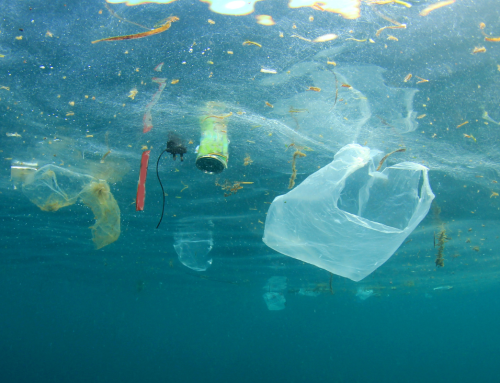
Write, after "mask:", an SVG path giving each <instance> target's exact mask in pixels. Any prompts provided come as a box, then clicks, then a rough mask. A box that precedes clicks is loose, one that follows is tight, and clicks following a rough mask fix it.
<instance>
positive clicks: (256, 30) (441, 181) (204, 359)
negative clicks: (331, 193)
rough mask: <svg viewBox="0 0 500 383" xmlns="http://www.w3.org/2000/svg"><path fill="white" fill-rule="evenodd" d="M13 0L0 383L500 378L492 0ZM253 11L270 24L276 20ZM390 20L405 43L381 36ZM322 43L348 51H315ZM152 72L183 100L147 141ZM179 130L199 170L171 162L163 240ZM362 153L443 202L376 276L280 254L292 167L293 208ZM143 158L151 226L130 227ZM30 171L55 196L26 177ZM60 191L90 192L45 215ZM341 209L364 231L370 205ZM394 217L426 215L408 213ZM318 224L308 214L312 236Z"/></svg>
mask: <svg viewBox="0 0 500 383" xmlns="http://www.w3.org/2000/svg"><path fill="white" fill-rule="evenodd" d="M4 3H5V4H1V5H0V9H2V11H3V14H2V18H1V23H0V54H1V55H2V56H3V57H0V87H1V89H0V116H1V119H0V201H1V204H0V228H1V232H2V234H1V236H0V249H1V255H0V307H1V310H0V345H1V347H0V383H3V382H6V383H10V382H14V383H25V382H39V383H50V382H57V383H59V382H109V383H112V382H195V381H198V382H199V381H201V382H218V383H222V382H257V381H258V382H284V381H287V382H312V381H317V382H440V383H441V382H497V381H498V373H497V372H498V367H497V365H498V354H499V351H500V348H499V344H500V336H499V335H498V332H497V331H496V329H497V324H498V323H499V320H500V306H499V305H498V303H497V301H498V296H499V294H500V289H499V287H498V279H499V276H500V271H499V270H500V268H499V267H500V256H499V255H498V254H499V249H500V238H499V234H498V233H499V229H500V225H499V222H500V221H499V215H498V214H499V211H500V202H499V201H500V197H499V196H498V194H497V193H500V187H499V186H498V182H500V174H499V172H500V166H499V165H500V163H499V158H500V157H499V156H500V150H499V138H500V133H499V129H500V127H499V125H500V124H499V123H498V122H499V121H500V106H499V101H498V100H499V99H500V43H494V42H487V41H485V40H484V37H485V36H484V34H486V35H488V36H500V27H499V25H498V20H499V18H500V9H499V8H498V6H497V4H496V1H495V0H474V1H473V0H457V2H456V3H454V4H450V5H448V6H446V7H443V8H440V9H436V10H435V11H432V12H431V13H430V14H429V15H428V16H420V15H419V13H420V12H421V11H422V10H423V9H424V8H425V7H426V6H428V5H430V4H432V3H433V1H431V0H429V1H427V0H426V1H423V0H421V1H417V0H415V1H411V0H408V2H407V3H408V4H409V5H412V7H411V8H408V7H406V6H404V4H385V5H383V4H379V5H374V4H372V5H369V4H368V2H367V1H363V2H362V4H361V5H360V17H359V18H357V19H352V20H348V19H345V18H342V17H341V16H339V15H338V14H336V13H332V12H323V11H321V10H318V9H313V8H310V7H303V8H296V9H290V8H288V7H287V3H286V2H285V1H283V2H272V1H271V0H266V1H261V2H258V3H257V4H256V5H255V12H254V13H250V14H248V15H245V16H228V15H221V14H218V13H214V12H211V11H210V10H208V4H206V3H201V2H198V1H194V0H193V1H180V0H179V1H177V2H174V3H172V4H168V5H165V4H164V5H160V4H145V5H137V6H127V5H125V4H109V7H111V9H113V11H114V12H116V14H117V15H118V16H119V17H120V18H118V17H115V16H113V14H111V13H110V12H109V11H108V10H107V9H106V7H105V3H104V2H103V1H82V2H78V3H77V2H70V1H67V2H63V1H54V2H51V3H47V2H42V1H36V0H35V1H33V2H31V3H30V4H28V3H25V2H12V3H8V4H7V2H5V1H4ZM233 5H234V4H233ZM236 5H237V4H236ZM322 6H323V7H325V6H326V5H325V4H323V5H322ZM258 14H267V15H272V17H273V19H274V21H275V22H276V24H275V25H273V26H263V25H259V24H258V23H256V19H255V15H258ZM169 15H175V16H177V17H179V21H176V22H175V23H172V25H171V27H170V29H169V30H167V31H165V32H162V33H160V34H157V35H154V36H149V37H147V38H143V39H132V40H127V41H116V42H99V43H96V44H92V43H91V42H92V41H95V40H98V39H102V38H106V37H111V36H122V35H127V34H134V33H139V32H142V31H144V29H141V27H138V26H137V25H133V24H130V23H126V22H125V21H123V18H125V19H127V20H129V21H133V22H135V23H140V24H144V25H147V26H148V27H152V26H153V25H155V24H157V23H158V22H159V21H160V20H163V19H165V18H166V17H168V16H169ZM311 17H312V19H311ZM209 19H210V20H211V22H209V21H208V20H209ZM391 20H393V21H396V22H397V23H404V24H405V25H406V28H405V29H403V28H400V29H390V28H389V29H384V30H382V31H380V29H381V28H383V27H385V26H394V25H396V24H395V23H393V22H392V21H391ZM480 23H484V24H485V26H484V28H482V27H481V26H480ZM328 33H335V34H337V35H338V38H336V39H334V40H332V41H328V42H323V43H315V42H313V41H312V40H313V39H315V38H317V37H319V36H322V35H325V34H328ZM389 35H392V36H393V37H395V39H388V38H387V37H388V36H389ZM353 39H355V40H353ZM369 39H371V40H372V41H370V40H369ZM246 40H250V41H253V42H256V43H258V44H260V45H261V47H258V46H257V45H252V44H250V45H243V42H245V41H246ZM483 46H484V48H485V50H486V51H485V52H480V53H474V54H472V51H473V49H474V48H478V47H483ZM161 62H163V63H164V65H163V68H162V71H161V72H158V71H155V70H154V68H155V67H156V66H157V65H158V64H160V63H161ZM332 62H334V63H335V64H336V65H333V64H332ZM261 69H267V70H274V71H276V73H275V74H274V73H264V72H261ZM409 74H412V76H411V79H409V80H408V81H404V79H405V77H406V78H408V77H409V76H408V75H409ZM155 77H156V78H164V79H165V80H161V81H164V82H165V84H166V86H165V89H164V90H163V93H162V94H161V95H160V96H158V99H157V100H156V104H154V105H153V106H151V107H150V112H151V115H152V124H153V129H152V130H151V131H150V132H148V133H143V116H144V115H145V112H146V111H147V110H148V105H150V103H151V102H152V100H154V94H155V92H157V91H158V89H159V84H158V83H157V82H153V81H152V79H153V78H155ZM419 79H420V80H419ZM422 79H425V80H428V81H427V82H425V81H421V80H422ZM173 80H179V82H178V83H176V82H175V81H173ZM419 81H420V82H419ZM342 84H343V85H344V86H342ZM309 87H316V88H319V89H320V91H317V89H316V91H314V90H310V89H309ZM133 90H136V91H137V94H136V95H135V97H130V95H131V94H132V93H133V92H132V93H131V91H133ZM207 115H208V116H210V115H212V117H209V118H212V120H214V121H219V122H221V124H223V125H220V129H223V130H224V133H227V137H228V139H229V149H228V151H229V159H228V167H227V169H225V170H224V171H223V172H222V173H221V174H219V175H213V174H206V173H204V172H202V171H200V169H198V168H197V166H196V164H195V160H196V157H197V153H196V151H195V148H196V147H197V146H198V145H199V144H200V136H201V132H200V125H202V123H203V121H204V118H205V119H206V117H207ZM214 115H215V117H214ZM222 116H226V117H222ZM170 133H175V134H177V135H178V136H179V137H180V138H181V139H182V141H183V143H184V145H185V146H186V148H187V153H186V154H185V155H184V161H183V162H181V161H180V159H179V158H178V157H177V159H176V161H174V160H173V159H172V157H171V156H170V155H164V156H163V157H162V158H161V159H160V161H159V162H158V164H159V168H158V171H159V176H160V177H161V179H162V181H163V186H164V188H165V193H166V197H165V198H166V199H165V201H166V206H165V216H164V218H163V222H162V224H161V226H160V227H159V228H158V229H156V226H157V224H158V220H159V218H160V214H161V207H162V196H161V189H160V186H159V183H158V180H157V178H156V169H155V166H156V161H157V159H158V157H159V156H160V154H161V153H162V151H163V150H164V149H165V147H166V146H165V145H166V141H167V140H168V137H169V134H170ZM349 144H359V145H362V146H363V147H365V148H370V150H379V151H380V152H381V153H390V152H392V151H394V150H396V149H398V148H405V149H406V151H405V152H404V153H403V152H398V153H395V154H393V155H391V156H390V157H389V158H388V159H387V160H386V163H385V165H387V166H391V165H394V164H397V163H400V162H403V161H410V162H414V163H417V164H423V165H425V166H426V167H427V168H428V169H429V173H428V174H429V181H430V185H431V188H432V191H433V193H434V194H435V199H434V201H433V204H432V206H431V208H430V210H429V212H428V214H427V216H426V217H425V218H424V219H423V220H422V221H421V222H420V224H419V225H418V226H417V227H416V229H415V230H414V231H413V232H412V233H411V234H409V236H408V237H407V238H405V240H404V241H403V243H402V245H401V246H400V247H399V248H398V250H397V251H396V252H395V254H394V255H393V256H392V257H391V258H390V259H389V260H387V262H385V263H384V264H382V265H381V266H380V267H378V268H377V269H376V270H375V271H374V272H373V273H372V274H370V275H368V276H367V277H366V278H364V279H363V280H361V281H360V282H353V281H351V280H349V279H347V278H343V277H341V276H338V275H334V274H330V273H329V272H328V271H326V270H323V269H321V268H318V267H315V266H313V265H310V264H308V263H304V262H302V261H299V260H296V259H294V258H291V257H289V256H286V255H284V254H280V253H279V252H277V251H274V250H272V249H271V248H270V247H267V246H266V245H265V244H264V243H263V241H262V238H263V235H264V228H265V224H266V219H267V217H268V215H267V213H268V209H269V207H270V206H271V203H273V201H274V199H275V198H276V197H278V196H280V195H283V194H286V193H288V192H289V184H290V178H291V174H292V169H293V168H292V161H293V155H294V152H295V150H299V151H302V152H303V154H306V156H305V157H299V158H297V159H296V170H297V174H296V176H297V178H296V180H295V189H293V190H298V189H297V188H299V187H300V185H301V184H302V183H303V182H304V181H305V180H306V179H307V177H308V176H310V175H311V174H313V173H315V172H316V171H318V170H319V169H321V168H322V167H325V166H327V165H328V164H329V163H330V162H331V161H332V159H333V157H334V155H335V154H336V153H338V152H339V150H340V149H342V148H343V147H345V146H346V145H349ZM144 150H151V159H150V162H149V168H148V169H149V170H148V178H147V182H146V200H145V209H144V211H136V205H135V202H136V201H135V199H136V191H137V180H138V178H139V169H140V161H141V153H142V152H143V151H144ZM381 155H382V154H380V156H381ZM249 159H250V160H251V161H249ZM377 161H378V160H377ZM377 161H375V165H377ZM20 163H22V164H23V166H24V165H26V164H27V163H31V164H32V167H33V169H32V172H33V173H31V176H33V174H38V175H40V174H41V176H40V178H38V179H37V182H38V183H36V182H33V180H31V181H30V179H29V177H30V176H28V177H27V178H23V177H22V176H20V175H19V173H16V170H15V167H16V166H18V165H19V164H20ZM46 165H50V166H55V167H50V166H49V168H47V167H44V166H46ZM385 165H384V166H385ZM11 168H14V171H12V169H11ZM44 169H45V170H44ZM47 169H55V171H56V173H57V177H56V178H57V180H56V181H57V182H56V181H54V178H52V175H51V173H50V172H47V171H46V170H47ZM35 171H36V173H35ZM68 174H69V176H67V175H68ZM66 176H67V178H64V177H66ZM82 179H84V180H87V181H81V180H82ZM90 179H91V180H93V182H101V183H102V182H106V185H109V188H110V193H111V194H112V195H113V198H114V199H115V200H116V209H115V210H113V209H111V210H112V211H113V213H112V214H111V215H113V214H115V215H114V217H116V216H118V218H119V219H118V221H117V222H119V231H118V233H119V237H117V238H115V239H116V240H115V241H111V242H110V243H108V244H107V245H106V246H104V247H102V248H101V249H97V250H96V249H95V243H93V242H92V231H91V229H90V228H91V227H92V226H93V225H96V218H97V219H99V218H102V217H105V218H107V217H108V215H106V214H103V215H102V216H100V215H99V213H96V212H95V211H92V210H91V209H90V206H91V204H89V201H88V199H85V198H89V197H88V195H87V197H86V194H85V193H88V187H89V186H88V182H90V181H89V180H90ZM360 179H361V178H359V179H358V178H356V179H355V181H352V183H350V184H349V183H348V185H349V187H352V190H357V189H356V187H357V188H359V187H360V185H359V183H360V182H363V181H360ZM47 180H49V181H50V182H49V181H47ZM63 180H64V181H63ZM77 180H80V181H81V183H78V182H76V181H77ZM80 181H79V182H80ZM44 182H45V183H44ZM85 182H87V184H85ZM57 183H59V184H58V186H57ZM421 183H422V181H420V183H419V187H420V186H421ZM30 185H31V186H30ZM33 185H37V187H33ZM225 185H229V187H225ZM235 185H237V187H236V188H235ZM239 187H242V188H239ZM323 187H325V185H320V186H318V194H319V191H320V189H321V188H323ZM231 188H233V190H229V189H231ZM57 190H58V191H61V190H62V192H60V193H59V194H57V193H56V194H57V195H56V196H55V197H54V196H52V197H50V198H57V201H58V202H59V203H61V202H68V201H69V200H70V199H71V198H70V197H69V195H70V194H71V193H74V195H75V196H76V197H75V198H74V200H72V201H71V203H68V206H60V205H57V204H55V205H54V204H52V205H51V203H53V202H54V200H53V199H52V200H51V199H50V198H49V197H48V196H49V195H50V193H51V191H57ZM349 190H351V189H349ZM412 193H413V194H412ZM418 193H419V192H418V190H412V191H411V192H409V194H412V195H416V196H418V195H419V194H418ZM313 194H314V193H313ZM96 195H97V194H96ZM104 195H105V196H109V194H107V193H104ZM305 197H309V196H305ZM341 197H342V198H343V199H342V201H341V202H340V204H341V206H346V207H347V206H349V208H350V209H352V210H350V211H351V212H354V214H355V212H356V208H357V205H356V203H358V202H357V201H358V199H357V195H354V197H352V195H349V194H348V193H347V191H345V192H343V194H342V195H341ZM351 197H352V198H351ZM305 199H307V198H305ZM327 199H328V198H327ZM44 203H46V205H44ZM44 206H45V207H47V206H49V207H52V208H53V207H54V206H56V207H59V209H58V210H57V211H43V210H41V209H40V208H39V207H44ZM93 206H94V207H95V206H96V205H93ZM97 206H101V207H102V206H108V207H109V206H111V205H109V200H107V202H105V203H104V202H102V203H101V202H100V203H98V204H97ZM113 206H114V205H113ZM353 206H354V207H353ZM346 209H347V208H346ZM46 210H47V209H46ZM48 210H54V209H48ZM382 210H383V211H382V215H383V216H384V217H399V215H406V216H409V215H410V213H408V207H407V206H403V205H398V204H395V206H390V207H388V208H387V209H385V210H384V209H382ZM316 213H318V212H315V211H311V210H307V209H300V208H298V209H297V210H296V216H295V218H294V219H296V222H295V223H298V222H302V221H305V220H306V219H309V218H310V217H311V216H312V217H314V216H315V214H316ZM108 218H109V217H108ZM283 224H293V222H285V223H283ZM116 228H117V226H116V225H115V226H114V229H116ZM317 228H318V232H320V231H321V230H322V229H323V228H324V226H323V225H322V224H318V226H317ZM440 233H445V234H446V236H447V237H446V238H447V242H446V243H445V245H444V248H443V254H444V266H443V267H437V266H436V257H437V254H438V249H439V243H438V244H436V241H437V240H438V239H439V235H440ZM350 234H351V233H347V232H343V233H342V230H340V231H339V232H336V234H335V236H334V235H333V234H332V235H331V237H333V239H334V240H335V241H337V242H339V243H340V242H341V243H345V241H344V240H345V238H348V237H349V235H350ZM313 235H314V234H313ZM297 237H298V235H297ZM186 238H188V239H189V240H186ZM436 238H437V239H436ZM295 239H296V238H295V237H294V236H292V237H291V238H288V239H287V240H289V241H290V242H292V241H294V240H295ZM200 240H202V245H200V247H197V248H196V250H193V251H191V252H188V254H187V255H190V256H193V257H194V258H195V259H197V260H200V259H201V257H200V249H202V250H203V249H208V248H209V247H210V250H209V252H208V253H207V256H206V259H203V262H201V261H200V262H201V264H202V266H203V267H204V268H206V270H203V271H200V270H196V268H193V267H187V265H188V266H189V264H188V262H187V261H186V258H185V257H184V255H186V254H184V255H182V254H179V250H178V249H179V246H177V247H176V248H174V245H179V243H182V244H190V245H193V243H194V242H196V241H200ZM203 241H204V242H203ZM342 241H344V242H342ZM208 244H210V246H208ZM360 244H361V246H363V248H364V249H365V250H366V253H363V255H365V254H366V255H373V256H375V255H376V254H378V253H379V252H380V251H381V249H380V248H377V246H374V245H373V244H372V243H371V242H369V241H363V237H362V236H360V237H358V238H357V239H354V240H353V241H352V242H351V243H346V244H345V251H346V252H348V251H349V250H351V249H350V248H351V247H352V248H354V247H356V246H358V245H360ZM303 250H304V252H305V253H307V252H308V251H309V250H310V249H309V248H308V247H307V246H306V247H303ZM382 250H383V249H382ZM201 252H203V251H201ZM208 260H209V261H208ZM191 266H192V265H191ZM271 281H274V282H273V283H274V284H273V283H271ZM276 281H280V282H276ZM279 284H281V287H277V286H278V285H279ZM271 285H272V286H271ZM266 293H276V294H277V295H276V296H275V298H277V299H278V300H281V303H279V302H278V303H277V306H278V307H279V308H281V310H271V309H270V308H273V306H272V305H270V306H268V303H269V301H267V302H266V299H268V298H266ZM363 298H366V299H363ZM280 305H281V306H280ZM274 308H276V306H275V307H274Z"/></svg>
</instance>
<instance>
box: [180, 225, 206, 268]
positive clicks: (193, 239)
mask: <svg viewBox="0 0 500 383" xmlns="http://www.w3.org/2000/svg"><path fill="white" fill-rule="evenodd" d="M213 244H214V242H213V239H212V233H211V232H210V231H207V232H184V233H177V234H176V236H175V243H174V249H175V252H176V253H177V256H178V257H179V261H180V262H181V263H182V264H183V265H184V266H186V267H189V268H190V269H191V270H195V271H205V270H206V269H208V268H209V267H210V265H211V264H212V256H211V255H209V253H210V250H212V247H213Z"/></svg>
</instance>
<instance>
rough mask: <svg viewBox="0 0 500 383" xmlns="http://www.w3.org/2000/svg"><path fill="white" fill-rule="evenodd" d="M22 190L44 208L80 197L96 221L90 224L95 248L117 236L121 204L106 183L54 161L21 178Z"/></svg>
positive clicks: (75, 200) (64, 203) (63, 204)
mask: <svg viewBox="0 0 500 383" xmlns="http://www.w3.org/2000/svg"><path fill="white" fill-rule="evenodd" d="M22 188H23V193H24V194H25V195H26V196H27V197H28V198H29V199H30V201H31V202H33V203H34V204H35V205H37V206H38V207H39V208H40V209H41V210H43V211H57V210H59V209H60V208H62V207H65V206H70V205H73V204H74V203H76V202H77V201H78V199H80V200H81V201H82V202H83V203H84V204H85V205H86V206H88V207H90V208H91V209H92V212H93V213H94V216H95V219H96V221H95V224H94V225H93V226H91V230H92V240H93V242H94V244H95V247H96V249H100V248H102V247H104V246H106V245H109V244H110V243H112V242H114V241H116V240H117V239H118V237H119V236H120V208H119V207H118V204H117V203H116V200H115V198H114V197H113V194H111V191H110V189H109V185H108V183H107V182H106V181H105V180H98V179H96V178H94V177H92V176H90V175H88V174H83V173H78V172H75V171H71V170H68V169H65V168H61V167H59V166H56V165H45V166H43V167H41V168H40V169H38V170H36V172H32V173H29V174H28V175H27V176H26V178H24V179H23V184H22Z"/></svg>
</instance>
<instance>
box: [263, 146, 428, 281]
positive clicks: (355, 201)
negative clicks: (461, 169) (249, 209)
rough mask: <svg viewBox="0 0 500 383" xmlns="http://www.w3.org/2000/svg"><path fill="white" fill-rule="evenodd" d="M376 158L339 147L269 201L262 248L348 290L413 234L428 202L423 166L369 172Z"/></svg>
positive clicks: (373, 154)
mask: <svg viewBox="0 0 500 383" xmlns="http://www.w3.org/2000/svg"><path fill="white" fill-rule="evenodd" d="M380 158H382V153H381V152H379V151H377V150H370V149H369V148H367V147H361V146H360V145H357V144H350V145H346V146H344V147H343V148H342V149H340V150H339V152H338V153H337V154H336V155H335V158H334V160H333V161H332V162H331V163H330V164H328V165H327V166H325V167H323V168H321V169H320V170H318V171H317V172H315V173H313V174H312V175H310V176H309V177H308V178H307V179H306V180H304V181H303V182H302V183H301V184H300V185H299V186H298V187H296V188H295V189H293V190H292V191H290V192H289V193H287V194H285V195H282V196H279V197H276V198H275V199H274V201H273V203H272V204H271V207H270V209H269V211H268V214H267V218H266V223H265V229H264V238H263V241H264V243H265V244H266V245H267V246H269V247H271V248H272V249H274V250H276V251H278V252H280V253H282V254H285V255H288V256H290V257H292V258H296V259H299V260H301V261H304V262H307V263H310V264H312V265H315V266H318V267H320V268H322V269H325V270H327V271H330V272H332V273H334V274H337V275H340V276H343V277H346V278H349V279H352V280H353V281H356V282H357V281H360V280H362V279H363V278H365V277H366V276H367V275H369V274H370V273H372V272H373V271H374V270H376V269H377V268H378V267H380V266H381V265H382V264H383V263H384V262H386V261H387V260H388V259H389V258H390V257H391V256H392V254H394V252H395V251H396V250H397V248H398V247H399V246H400V245H401V244H402V243H403V241H404V240H405V239H406V237H407V236H408V235H409V234H410V233H411V232H412V231H413V230H414V229H415V228H416V227H417V225H418V224H419V223H420V221H422V219H423V218H424V217H425V216H426V214H427V213H428V211H429V208H430V205H431V202H432V200H433V199H434V194H433V193H432V190H431V188H430V185H429V180H428V174H427V172H428V169H427V168H426V167H425V166H422V165H419V164H416V163H412V162H403V163H400V164H397V165H393V166H390V167H387V168H385V169H384V170H383V171H382V172H377V171H375V168H376V166H375V165H376V164H378V162H376V160H377V159H380ZM419 189H420V190H419Z"/></svg>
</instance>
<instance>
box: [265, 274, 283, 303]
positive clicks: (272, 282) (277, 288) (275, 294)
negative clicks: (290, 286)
mask: <svg viewBox="0 0 500 383" xmlns="http://www.w3.org/2000/svg"><path fill="white" fill-rule="evenodd" d="M286 288H287V278H286V277H271V278H269V279H268V280H267V284H266V285H264V289H265V290H267V292H266V293H264V295H263V298H264V301H265V302H266V305H267V308H268V310H271V311H277V310H283V309H284V308H285V303H286V299H285V296H284V295H283V292H284V291H285V290H286Z"/></svg>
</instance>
